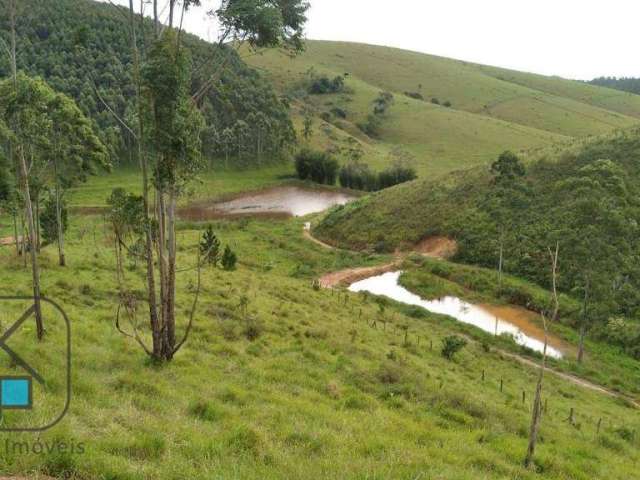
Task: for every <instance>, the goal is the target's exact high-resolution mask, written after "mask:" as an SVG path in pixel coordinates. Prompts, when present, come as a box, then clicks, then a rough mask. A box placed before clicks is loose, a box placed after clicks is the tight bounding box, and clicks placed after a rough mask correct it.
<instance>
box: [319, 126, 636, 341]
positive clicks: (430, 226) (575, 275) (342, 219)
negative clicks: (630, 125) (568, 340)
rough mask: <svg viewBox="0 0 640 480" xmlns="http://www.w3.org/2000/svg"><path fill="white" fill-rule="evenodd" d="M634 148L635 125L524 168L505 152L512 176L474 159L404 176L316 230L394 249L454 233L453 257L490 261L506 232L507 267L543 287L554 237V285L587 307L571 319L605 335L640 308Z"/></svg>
mask: <svg viewBox="0 0 640 480" xmlns="http://www.w3.org/2000/svg"><path fill="white" fill-rule="evenodd" d="M639 156H640V131H637V130H632V131H628V132H622V133H619V134H616V135H614V136H611V137H605V138H598V139H592V140H591V141H589V142H585V143H583V144H581V145H578V146H577V147H576V148H573V149H569V150H566V151H562V152H560V153H559V154H556V155H554V156H552V157H550V156H544V157H541V158H538V159H537V160H535V161H529V162H528V163H527V168H526V175H525V176H519V173H518V172H520V173H522V171H523V169H522V168H521V166H518V163H517V162H514V161H512V160H513V158H511V159H510V160H509V161H507V162H503V163H502V164H501V165H500V168H501V169H502V175H503V178H504V179H510V181H498V182H496V181H495V180H494V177H493V176H492V175H491V174H490V173H489V172H487V171H486V170H485V169H477V170H472V171H467V172H464V173H458V174H452V175H450V176H449V177H448V178H446V179H445V180H442V181H438V182H437V183H435V182H431V181H424V182H422V183H418V184H415V183H414V184H407V185H403V186H400V187H397V188H394V189H391V190H388V191H384V192H382V193H381V194H379V195H376V196H375V197H373V198H371V199H369V200H368V201H367V202H356V203H354V204H353V205H351V206H350V207H349V209H344V210H335V211H332V212H331V213H330V214H329V215H328V216H327V217H326V218H325V219H324V220H323V222H322V223H321V224H320V225H318V226H317V227H316V229H315V230H314V233H315V235H317V236H319V237H320V238H325V239H328V240H329V241H330V242H332V244H338V245H340V246H347V247H357V248H373V247H374V246H375V245H376V243H377V242H378V241H379V238H380V235H383V236H384V238H385V241H386V242H387V245H388V247H389V248H390V249H395V248H397V247H399V246H400V245H401V244H403V245H407V244H411V243H412V242H418V241H419V240H421V239H422V238H424V237H425V236H430V235H445V236H450V237H452V238H454V239H455V240H456V241H457V243H458V253H457V256H456V260H457V261H460V262H462V263H468V264H475V265H480V266H483V267H487V268H492V269H495V267H496V266H497V264H498V259H499V251H500V248H499V247H500V243H501V242H502V244H503V247H504V271H505V272H508V273H511V274H514V275H518V276H521V277H523V278H525V279H528V280H530V281H533V282H535V283H537V284H538V285H541V286H544V287H549V286H550V275H549V253H548V248H550V247H551V248H553V247H554V246H555V244H556V242H558V243H559V246H560V276H559V282H558V288H559V289H560V291H561V292H564V293H566V294H569V295H571V296H573V297H574V298H576V300H580V301H581V302H582V301H583V299H584V297H585V291H586V292H587V304H586V315H585V316H584V318H583V319H582V320H580V316H578V315H576V316H574V317H573V318H574V321H575V322H576V324H577V323H578V322H586V324H587V325H588V329H593V334H594V335H602V337H601V338H606V334H607V329H606V328H602V326H603V325H605V324H606V323H607V321H608V319H609V318H610V317H611V316H620V317H625V318H627V319H636V318H638V317H639V316H640V310H639V306H640V296H639V293H638V292H640V267H639V265H640V264H639V263H638V262H637V261H636V260H635V256H636V254H635V253H634V252H637V251H639V250H640V241H639V238H640V236H639V235H638V225H640V214H639V213H638V212H640V210H639V208H638V198H640V197H639V195H638V192H639V191H640V169H639V167H638V164H637V162H636V161H635V159H636V158H638V157H639ZM503 167H504V168H503ZM580 309H582V307H580ZM634 321H635V320H634ZM634 338H635V337H634V336H633V335H631V336H630V337H629V341H630V342H632V341H633V339H634ZM619 342H620V338H619V337H616V339H615V343H619ZM625 345H626V346H625V348H626V349H628V351H630V352H631V351H632V350H633V349H634V347H633V346H632V344H631V343H626V344H625Z"/></svg>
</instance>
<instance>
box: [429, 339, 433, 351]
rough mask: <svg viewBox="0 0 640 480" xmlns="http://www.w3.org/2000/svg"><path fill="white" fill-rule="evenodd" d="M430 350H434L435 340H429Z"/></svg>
mask: <svg viewBox="0 0 640 480" xmlns="http://www.w3.org/2000/svg"><path fill="white" fill-rule="evenodd" d="M429 350H433V340H429Z"/></svg>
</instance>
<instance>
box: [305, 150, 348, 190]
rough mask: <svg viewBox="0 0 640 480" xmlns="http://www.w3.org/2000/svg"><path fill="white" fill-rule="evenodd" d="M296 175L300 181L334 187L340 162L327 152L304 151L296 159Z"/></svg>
mask: <svg viewBox="0 0 640 480" xmlns="http://www.w3.org/2000/svg"><path fill="white" fill-rule="evenodd" d="M295 165H296V173H297V175H298V178H299V179H300V180H311V181H312V182H315V183H320V184H325V185H334V184H335V183H336V176H337V175H338V161H337V160H336V159H335V158H334V157H332V156H331V155H330V154H328V153H326V152H318V151H314V150H310V149H303V150H301V151H299V152H298V154H297V155H296V159H295Z"/></svg>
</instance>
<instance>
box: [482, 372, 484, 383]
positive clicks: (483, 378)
mask: <svg viewBox="0 0 640 480" xmlns="http://www.w3.org/2000/svg"><path fill="white" fill-rule="evenodd" d="M482 381H483V382H484V369H483V370H482Z"/></svg>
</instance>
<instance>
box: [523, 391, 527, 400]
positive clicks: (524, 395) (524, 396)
mask: <svg viewBox="0 0 640 480" xmlns="http://www.w3.org/2000/svg"><path fill="white" fill-rule="evenodd" d="M526 395H527V394H526V393H525V391H524V390H522V403H524V402H525V399H526Z"/></svg>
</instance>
